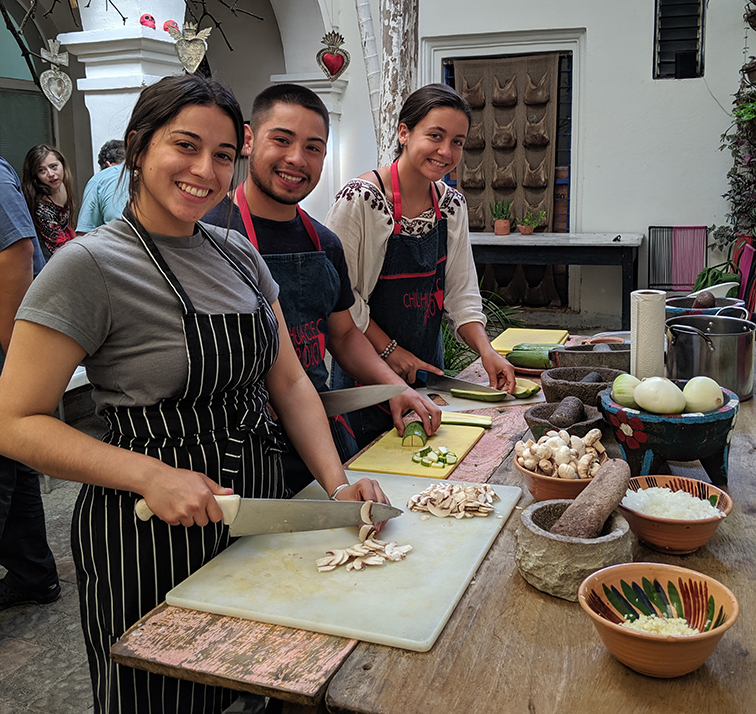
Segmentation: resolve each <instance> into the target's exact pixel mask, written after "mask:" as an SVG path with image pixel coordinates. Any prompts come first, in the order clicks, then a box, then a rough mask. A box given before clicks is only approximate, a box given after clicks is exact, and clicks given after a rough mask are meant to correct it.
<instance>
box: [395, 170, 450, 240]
mask: <svg viewBox="0 0 756 714" xmlns="http://www.w3.org/2000/svg"><path fill="white" fill-rule="evenodd" d="M398 161H399V159H397V160H396V161H394V163H393V164H391V193H392V194H393V199H394V235H395V236H396V235H399V234H400V233H401V229H402V192H401V189H400V188H399V168H398V166H397V163H398ZM434 187H435V184H434V183H433V182H432V181H431V185H430V194H431V199H432V201H433V211H434V213H435V214H436V220H437V221H440V220H441V219H442V218H443V215H442V213H441V209H440V208H439V206H438V198H437V197H436V192H435V191H434V190H433V189H434Z"/></svg>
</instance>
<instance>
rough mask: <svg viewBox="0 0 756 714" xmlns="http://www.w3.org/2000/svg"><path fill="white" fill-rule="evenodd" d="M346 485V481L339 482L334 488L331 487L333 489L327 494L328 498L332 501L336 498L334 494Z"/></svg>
mask: <svg viewBox="0 0 756 714" xmlns="http://www.w3.org/2000/svg"><path fill="white" fill-rule="evenodd" d="M347 486H349V484H348V483H340V484H339V485H338V486H336V488H334V489H333V491H332V492H331V495H330V496H329V498H330V499H331V500H332V501H335V500H336V495H337V494H338V493H339V491H341V490H343V489H345V488H347Z"/></svg>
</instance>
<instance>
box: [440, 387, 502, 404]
mask: <svg viewBox="0 0 756 714" xmlns="http://www.w3.org/2000/svg"><path fill="white" fill-rule="evenodd" d="M449 391H450V392H451V395H452V396H453V397H459V398H460V399H474V400H475V401H478V402H501V401H503V400H505V399H506V398H507V397H508V396H509V394H507V393H506V392H500V393H498V394H496V393H495V392H476V391H475V390H473V389H454V388H453V387H452V388H451V389H450V390H449Z"/></svg>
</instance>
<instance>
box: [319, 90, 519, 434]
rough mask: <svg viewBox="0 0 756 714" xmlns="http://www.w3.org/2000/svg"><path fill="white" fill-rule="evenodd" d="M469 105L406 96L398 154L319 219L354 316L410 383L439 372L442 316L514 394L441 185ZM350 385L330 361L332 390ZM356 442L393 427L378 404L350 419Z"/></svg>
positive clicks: (459, 223)
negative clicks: (340, 266)
mask: <svg viewBox="0 0 756 714" xmlns="http://www.w3.org/2000/svg"><path fill="white" fill-rule="evenodd" d="M470 117H471V112H470V107H469V105H468V104H467V102H466V101H465V100H464V99H462V98H461V97H460V96H459V95H458V94H457V93H456V92H455V91H454V90H453V89H452V88H451V87H447V86H446V85H443V84H431V85H428V86H426V87H422V88H421V89H419V90H417V91H416V92H414V93H413V94H411V95H410V96H409V97H408V98H407V101H406V102H405V103H404V106H403V107H402V110H401V113H400V115H399V129H398V137H399V146H398V150H397V155H398V158H397V159H396V161H394V163H393V164H392V165H391V166H384V167H382V168H380V169H378V170H377V171H372V172H368V173H366V174H363V175H362V176H360V177H359V178H357V179H354V180H353V181H350V182H349V183H348V184H347V185H346V186H345V187H344V188H343V189H342V190H341V191H340V192H339V193H338V195H337V196H336V201H335V203H334V205H333V206H332V208H331V210H330V211H329V213H328V216H327V217H326V220H325V223H326V225H327V226H328V227H329V228H330V229H331V230H332V231H334V232H335V233H336V234H337V235H338V236H339V238H340V239H341V242H342V244H343V245H344V253H345V255H346V259H347V264H348V265H349V277H350V280H351V281H352V287H353V289H354V292H355V300H356V302H355V305H354V307H353V308H352V316H353V317H354V320H355V323H356V324H357V326H358V327H360V328H361V329H362V330H363V331H364V332H365V335H366V336H367V338H368V339H369V340H370V342H371V343H372V344H373V347H375V350H376V352H378V353H379V354H380V355H381V357H383V358H384V359H385V360H386V361H387V362H388V364H389V366H391V368H392V369H393V370H394V371H395V372H396V373H397V374H398V375H399V376H401V377H403V378H404V379H405V380H406V381H407V382H408V383H409V384H412V383H413V382H414V381H415V373H416V371H417V370H418V369H425V370H429V371H431V372H435V373H436V374H443V366H444V365H443V351H442V347H441V318H442V315H443V314H445V315H446V317H447V319H448V321H449V323H450V325H451V326H452V328H453V329H454V331H455V333H456V335H457V336H458V337H459V338H460V339H462V340H463V341H464V342H465V343H467V344H468V345H469V346H470V347H472V349H474V350H475V351H476V352H477V353H478V354H479V355H480V356H481V359H482V363H483V366H484V367H485V370H486V372H487V374H488V378H489V383H490V385H491V386H492V387H498V388H499V389H506V390H508V391H512V390H513V389H514V386H515V382H514V370H513V368H512V367H511V365H509V364H508V363H507V362H506V360H505V359H504V358H503V357H502V356H501V355H499V354H498V353H497V352H496V351H495V350H494V349H493V348H492V347H491V344H490V342H489V340H488V336H487V335H486V331H485V324H486V318H485V316H484V315H483V312H482V310H481V300H480V293H479V291H478V285H477V273H476V271H475V264H474V262H473V258H472V249H471V247H470V237H469V234H468V227H467V206H466V204H465V199H464V197H463V196H462V194H461V193H459V192H458V191H457V190H456V189H453V188H451V187H450V186H447V185H446V184H445V183H443V181H442V179H443V177H444V176H445V175H446V174H448V173H449V172H451V171H452V170H454V168H455V167H456V166H457V164H458V163H459V160H460V158H461V157H462V148H463V147H464V143H465V139H466V137H467V131H468V129H469V126H470ZM350 385H353V382H351V381H350V379H349V377H348V376H347V375H345V374H344V373H343V372H342V371H341V370H339V369H338V366H336V367H335V368H334V371H333V375H332V386H333V387H334V388H343V387H345V386H350ZM349 418H350V422H351V424H352V427H353V428H354V431H355V434H356V435H357V441H358V443H359V444H360V446H362V445H364V444H366V443H368V442H369V441H371V440H372V439H373V438H375V436H377V435H378V434H379V433H381V432H382V431H385V430H386V429H389V428H391V425H392V423H391V417H390V415H389V414H387V410H386V408H385V405H378V406H377V407H368V408H367V409H363V410H361V411H360V412H357V413H354V414H350V415H349Z"/></svg>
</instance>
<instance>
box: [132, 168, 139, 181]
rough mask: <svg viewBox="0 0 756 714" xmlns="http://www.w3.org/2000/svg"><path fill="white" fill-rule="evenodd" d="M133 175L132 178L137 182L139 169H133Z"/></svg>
mask: <svg viewBox="0 0 756 714" xmlns="http://www.w3.org/2000/svg"><path fill="white" fill-rule="evenodd" d="M133 174H134V178H135V179H136V180H137V181H138V180H139V169H134V171H133Z"/></svg>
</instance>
